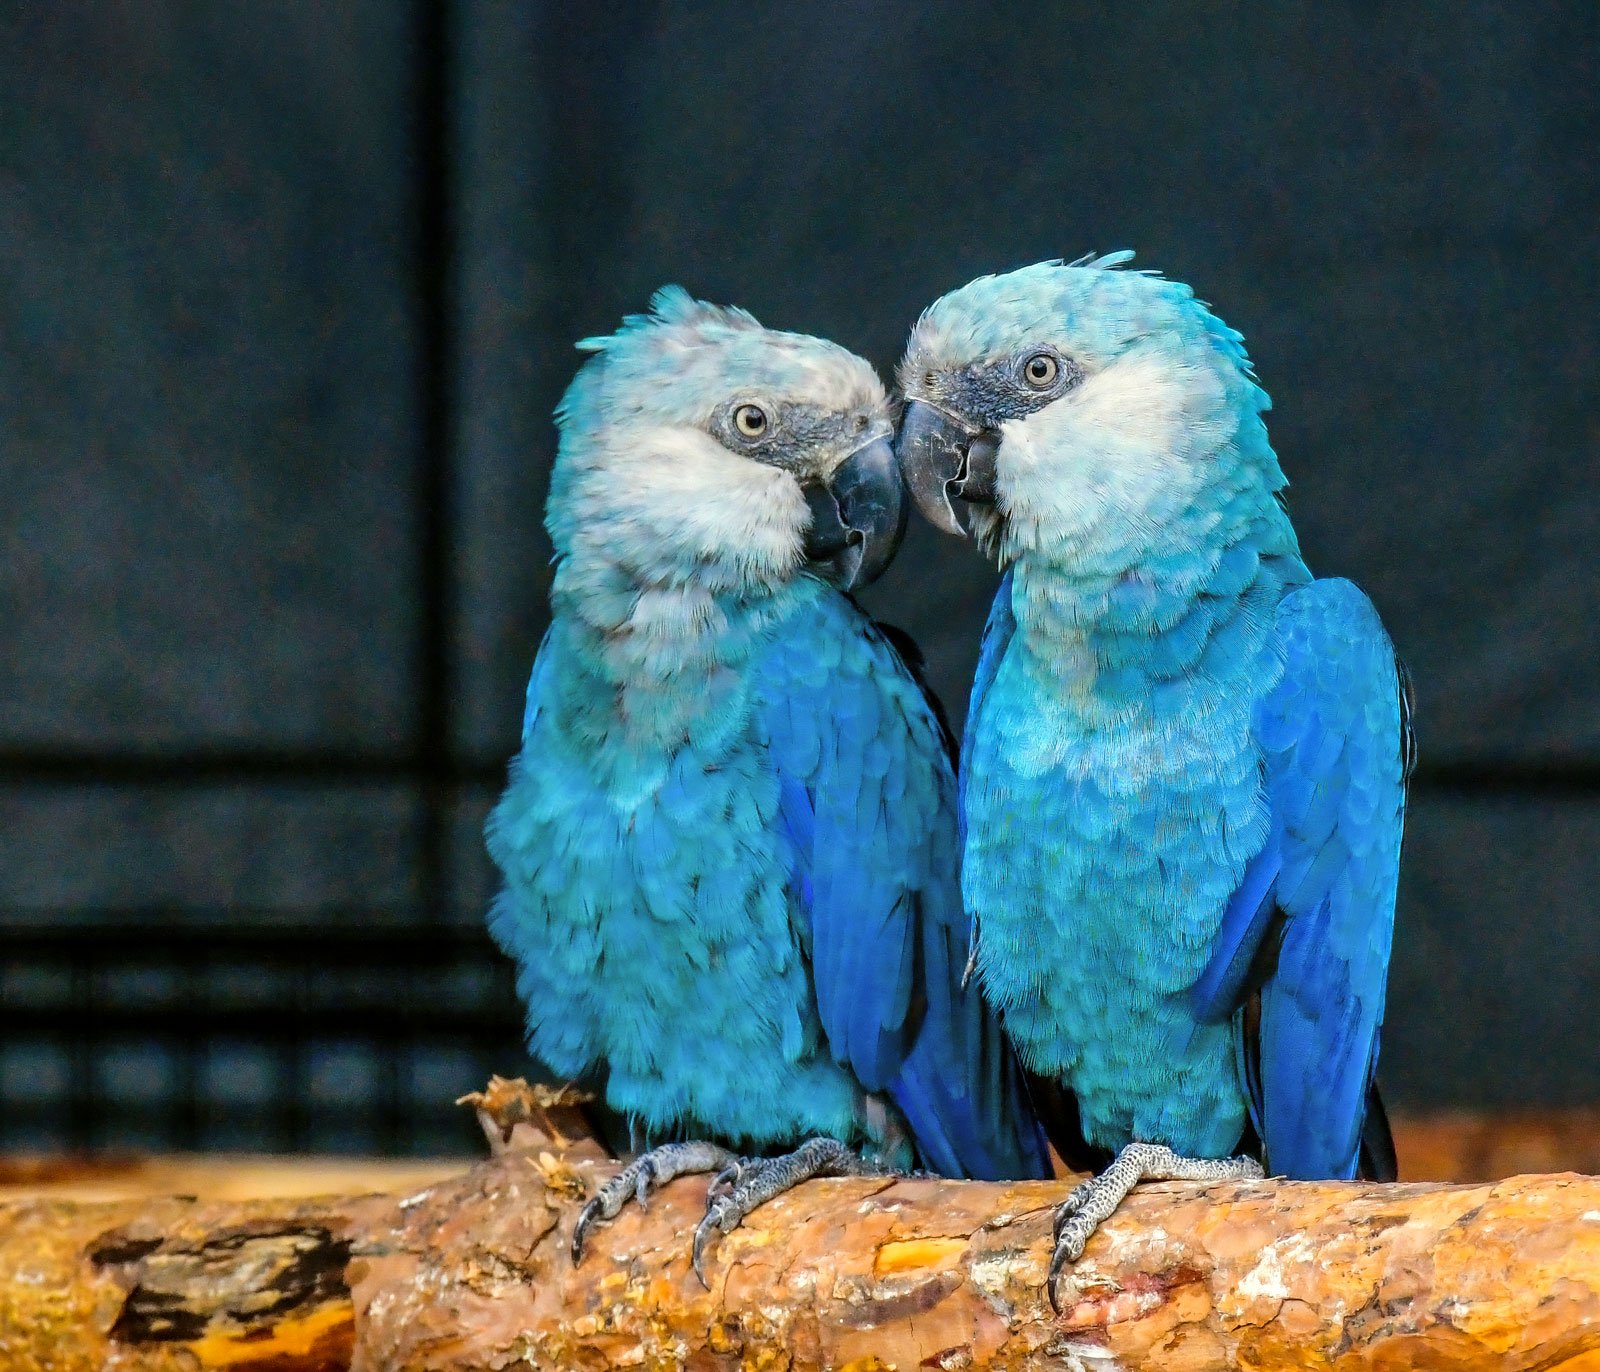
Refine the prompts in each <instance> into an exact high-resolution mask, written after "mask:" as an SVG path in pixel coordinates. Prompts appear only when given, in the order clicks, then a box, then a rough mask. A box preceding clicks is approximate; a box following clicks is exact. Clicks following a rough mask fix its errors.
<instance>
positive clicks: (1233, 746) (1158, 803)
mask: <svg viewBox="0 0 1600 1372" xmlns="http://www.w3.org/2000/svg"><path fill="white" fill-rule="evenodd" d="M1127 256H1128V254H1117V255H1115V256H1113V257H1111V258H1106V259H1100V260H1098V261H1088V260H1085V261H1084V262H1080V263H1074V264H1071V265H1064V264H1061V263H1044V264H1040V265H1038V266H1034V267H1029V268H1024V269H1022V270H1020V271H1016V272H1012V273H1009V274H1007V275H1003V276H995V277H984V278H981V279H979V280H977V281H975V282H973V283H971V284H970V285H968V286H966V287H964V288H962V289H961V290H958V291H955V292H953V293H951V294H950V295H948V296H946V297H944V298H943V299H941V300H940V301H938V302H937V303H936V304H935V305H934V306H933V307H931V308H930V309H929V310H928V311H927V313H926V314H925V315H924V316H923V318H922V319H921V321H919V323H918V325H917V327H916V329H915V331H914V332H913V334H912V338H911V342H910V346H909V349H908V352H907V356H906V360H905V362H904V364H903V367H902V372H901V378H902V384H903V386H904V388H905V390H906V393H907V397H908V402H909V403H908V406H907V412H906V419H905V421H904V429H903V432H902V438H901V460H902V464H903V466H904V467H905V471H906V475H907V478H908V481H909V483H910V484H911V487H912V490H913V493H914V494H915V495H916V496H917V497H918V500H919V503H920V504H921V505H922V506H923V508H924V509H925V511H926V512H927V513H928V514H929V516H930V517H931V518H932V519H933V520H934V521H935V522H936V523H939V524H941V525H942V526H944V527H946V528H951V527H955V528H956V529H959V525H956V524H955V521H954V519H953V517H952V514H951V509H950V506H949V505H948V503H947V501H948V498H949V497H950V496H960V497H962V498H964V499H965V500H966V501H967V502H969V507H970V510H971V512H972V525H973V532H974V533H975V535H976V536H977V538H978V539H979V541H980V543H981V544H982V545H983V546H984V547H985V548H986V549H987V550H988V551H990V552H992V553H993V554H995V555H996V556H997V557H998V558H999V560H1000V562H1001V563H1002V565H1003V566H1004V567H1005V568H1006V572H1005V577H1004V580H1003V581H1002V584H1001V586H1000V590H999V593H998V595H997V598H996V601H995V605H994V609H993V612H992V613H991V616H990V620H989V625H988V628H987V630H986V633H985V639H984V645H983V651H982V656H981V660H980V663H979V667H978V672H977V679H976V681H975V684H974V690H973V694H972V700H971V708H970V713H969V717H968V721H967V733H966V738H965V740H964V744H963V782H962V785H963V794H962V807H963V820H964V833H965V840H964V841H965V858H964V867H963V887H964V891H965V895H966V901H967V905H968V907H969V909H970V910H971V911H972V913H973V914H974V916H975V917H976V919H977V922H978V928H979V930H980V939H979V967H980V971H981V976H982V979H983V984H984V986H985V987H986V989H987V991H988V993H989V994H990V995H991V996H992V997H993V998H994V1000H995V1002H996V1003H997V1004H998V1006H999V1007H1001V1009H1002V1010H1003V1013H1004V1015H1005V1018H1006V1023H1007V1026H1008V1028H1009V1029H1010V1031H1011V1033H1012V1034H1013V1036H1014V1038H1015V1040H1016V1042H1017V1044H1018V1047H1019V1050H1020V1051H1021V1053H1022V1055H1023V1057H1024V1059H1025V1061H1026V1062H1027V1064H1028V1065H1029V1067H1030V1068H1032V1069H1033V1070H1035V1071H1037V1072H1040V1073H1042V1074H1045V1075H1048V1076H1051V1077H1053V1078H1055V1079H1057V1080H1059V1081H1060V1082H1061V1083H1062V1084H1063V1085H1064V1086H1065V1087H1066V1088H1067V1089H1068V1090H1069V1091H1070V1092H1071V1093H1072V1095H1073V1096H1074V1097H1075V1098H1076V1101H1077V1106H1078V1110H1079V1116H1080V1120H1081V1124H1082V1128H1083V1132H1084V1135H1085V1137H1086V1138H1087V1139H1088V1141H1089V1142H1090V1143H1092V1144H1095V1145H1098V1146H1100V1147H1101V1148H1104V1149H1106V1150H1109V1151H1116V1150H1121V1149H1124V1148H1125V1147H1127V1146H1128V1145H1130V1144H1131V1145H1139V1146H1143V1145H1156V1146H1159V1147H1160V1148H1162V1149H1165V1150H1170V1153H1171V1154H1173V1155H1177V1160H1176V1162H1174V1161H1172V1160H1171V1159H1169V1158H1168V1157H1167V1156H1166V1155H1163V1154H1157V1153H1154V1152H1151V1151H1149V1150H1142V1151H1141V1150H1136V1151H1135V1152H1134V1153H1131V1154H1129V1155H1127V1156H1128V1157H1129V1158H1130V1159H1132V1161H1130V1162H1129V1163H1128V1165H1127V1166H1125V1167H1123V1168H1122V1172H1121V1174H1120V1179H1119V1181H1118V1184H1120V1182H1121V1181H1126V1180H1127V1179H1128V1178H1129V1177H1132V1179H1133V1180H1137V1175H1138V1174H1139V1173H1140V1172H1141V1171H1142V1172H1143V1174H1145V1175H1174V1176H1183V1175H1198V1176H1216V1175H1223V1174H1225V1172H1227V1169H1232V1171H1233V1172H1236V1173H1237V1174H1240V1175H1244V1174H1248V1172H1249V1171H1250V1170H1251V1168H1252V1167H1253V1164H1244V1163H1240V1164H1237V1165H1235V1164H1232V1163H1225V1162H1224V1161H1223V1160H1224V1159H1227V1158H1228V1156H1229V1155H1230V1154H1232V1153H1234V1152H1235V1151H1236V1150H1241V1149H1243V1150H1245V1151H1247V1152H1257V1153H1260V1154H1261V1155H1262V1157H1263V1159H1264V1161H1265V1162H1266V1164H1267V1166H1269V1167H1270V1168H1272V1169H1273V1170H1274V1171H1277V1172H1282V1173H1287V1174H1289V1175H1292V1176H1302V1177H1341V1176H1352V1175H1354V1174H1355V1172H1356V1171H1357V1169H1358V1167H1359V1166H1361V1165H1362V1161H1363V1129H1364V1127H1365V1129H1366V1153H1365V1158H1366V1163H1367V1166H1368V1167H1369V1169H1370V1170H1373V1171H1378V1172H1383V1171H1387V1170H1390V1169H1391V1168H1392V1157H1389V1156H1388V1155H1387V1140H1386V1131H1385V1129H1384V1128H1383V1126H1382V1121H1381V1110H1379V1109H1378V1108H1377V1107H1376V1106H1375V1105H1374V1107H1373V1109H1372V1110H1371V1112H1370V1113H1369V1108H1368V1102H1369V1099H1371V1100H1374V1101H1375V1097H1374V1096H1373V1095H1372V1092H1371V1086H1372V1080H1373V1071H1374V1069H1375V1065H1376V1060H1377V1046H1378V1031H1379V1025H1380V1023H1381V1020H1382V1015H1383V996H1384V983H1385V979H1386V975H1387V966H1388V958H1389V945H1390V933H1391V929H1392V923H1393V913H1394V899H1395V884H1396V879H1397V875H1398V870H1399V856H1400V835H1401V821H1402V813H1403V806H1404V788H1405V767H1406V762H1405V757H1406V755H1407V753H1408V750H1409V723H1408V720H1407V719H1405V718H1403V708H1404V707H1403V702H1402V691H1401V686H1400V675H1399V669H1398V667H1397V664H1396V661H1395V657H1394V652H1393V649H1392V647H1391V646H1390V643H1389V640H1388V638H1387V636H1386V635H1385V633H1384V630H1383V627H1382V625H1381V623H1380V622H1379V620H1378V617H1377V614H1376V612H1375V611H1374V610H1373V608H1372V606H1371V604H1370V602H1368V601H1367V599H1366V598H1365V597H1364V596H1363V595H1362V594H1361V593H1360V592H1359V591H1358V590H1357V589H1356V588H1355V587H1353V586H1352V585H1350V584H1349V583H1348V582H1343V581H1314V580H1312V578H1311V575H1310V573H1309V571H1308V570H1307V568H1306V566H1305V563H1304V561H1303V560H1302V558H1301V555H1300V550H1299V547H1298V544H1297V541H1296V538H1295V534H1294V529H1293V527H1292V525H1291V523H1290V520H1289V516H1288V514H1287V511H1286V508H1285V506H1284V504H1283V502H1282V498H1281V497H1282V492H1283V488H1284V486H1285V484H1286V483H1285V480H1284V477H1283V473H1282V471H1281V469H1280V468H1279V465H1278V461H1277V458H1276V456H1275V455H1274V453H1273V451H1272V448H1271V446H1270V445H1269V443H1268V440H1267V432H1266V427H1265V425H1264V423H1263V421H1262V415H1263V413H1264V412H1265V410H1266V409H1267V407H1268V401H1267V397H1266V394H1265V393H1264V392H1263V391H1262V390H1261V388H1260V387H1259V386H1258V385H1257V384H1256V381H1255V378H1254V376H1253V375H1252V373H1251V371H1250V366H1249V361H1248V359H1247V357H1246V355H1245V352H1244V349H1243V346H1242V342H1241V339H1240V336H1239V335H1238V334H1237V333H1235V332H1234V331H1233V330H1231V329H1229V328H1228V327H1227V326H1226V325H1225V324H1223V323H1222V322H1221V321H1220V320H1219V319H1217V317H1216V316H1215V315H1214V314H1212V313H1211V312H1210V310H1209V309H1208V308H1207V307H1206V306H1204V305H1203V304H1202V303H1201V302H1199V301H1197V300H1196V299H1195V298H1194V296H1193V294H1192V292H1190V290H1189V289H1188V287H1186V286H1183V285H1181V284H1179V283H1177V282H1172V281H1167V280H1164V279H1162V278H1160V277H1158V276H1154V275H1151V274H1147V273H1142V272H1134V271H1130V270H1117V269H1116V268H1118V267H1119V266H1121V264H1122V263H1123V262H1125V261H1126V258H1127ZM1185 1159H1198V1160H1205V1161H1206V1163H1207V1166H1206V1167H1204V1168H1201V1169H1199V1170H1196V1169H1195V1168H1194V1167H1186V1166H1184V1165H1180V1164H1183V1162H1184V1160H1185ZM1163 1169H1165V1170H1163ZM1219 1169H1222V1170H1219ZM1115 1189H1116V1188H1115V1186H1111V1185H1110V1184H1109V1183H1108V1186H1107V1187H1105V1188H1102V1190H1101V1191H1100V1192H1095V1191H1094V1190H1093V1188H1092V1187H1091V1188H1090V1189H1089V1190H1088V1191H1086V1192H1084V1193H1083V1194H1082V1195H1080V1196H1078V1197H1076V1198H1075V1201H1074V1202H1073V1203H1072V1204H1071V1205H1070V1206H1069V1209H1068V1214H1067V1215H1066V1223H1065V1226H1064V1230H1063V1245H1064V1247H1063V1250H1061V1251H1062V1252H1063V1253H1065V1255H1066V1256H1068V1257H1075V1256H1076V1252H1077V1251H1081V1247H1082V1242H1083V1241H1084V1240H1086V1239H1087V1237H1088V1233H1089V1232H1091V1231H1092V1228H1093V1224H1094V1222H1095V1221H1096V1220H1097V1219H1098V1218H1103V1215H1104V1214H1105V1213H1109V1206H1108V1205H1107V1204H1106V1203H1105V1201H1106V1198H1107V1197H1108V1196H1109V1195H1110V1193H1111V1191H1113V1190H1115ZM1126 1189H1127V1188H1126V1186H1125V1185H1123V1186H1121V1190H1120V1191H1119V1192H1117V1196H1116V1198H1117V1199H1120V1195H1121V1194H1122V1193H1124V1192H1125V1191H1126ZM1110 1204H1111V1205H1114V1204H1115V1200H1112V1201H1110ZM1075 1217H1078V1218H1075ZM1058 1256H1060V1255H1059V1254H1058Z"/></svg>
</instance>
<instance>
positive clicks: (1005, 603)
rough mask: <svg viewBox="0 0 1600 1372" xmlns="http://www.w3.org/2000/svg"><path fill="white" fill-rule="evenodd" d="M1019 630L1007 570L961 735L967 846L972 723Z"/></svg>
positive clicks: (991, 611)
mask: <svg viewBox="0 0 1600 1372" xmlns="http://www.w3.org/2000/svg"><path fill="white" fill-rule="evenodd" d="M1016 631H1017V617H1016V615H1014V614H1013V613H1012V610H1011V568H1010V567H1007V568H1006V574H1005V575H1004V576H1003V577H1001V578H1000V585H999V586H998V587H997V588H996V590H995V593H994V602H993V603H992V604H991V605H990V606H989V618H988V620H987V621H985V623H984V626H983V642H982V644H981V646H980V647H979V649H978V666H977V670H976V671H975V672H974V673H973V675H972V693H971V695H969V696H968V697H967V727H966V729H965V730H963V731H962V734H961V776H962V778H963V785H962V788H961V791H962V794H961V797H960V816H961V839H962V842H963V844H964V843H965V842H966V837H967V804H966V786H965V784H964V783H965V778H966V775H967V771H968V763H969V762H970V761H971V754H970V750H971V747H972V739H973V737H974V735H975V733H976V730H974V729H973V727H972V723H973V721H974V720H975V719H977V717H978V714H979V712H980V711H981V710H982V709H983V699H984V697H985V696H986V695H988V694H989V688H990V687H991V686H993V685H994V679H995V677H996V676H997V675H999V672H1000V662H1001V660H1002V659H1003V658H1004V657H1005V655H1006V648H1007V647H1009V646H1010V643H1011V636H1012V635H1013V634H1014V633H1016Z"/></svg>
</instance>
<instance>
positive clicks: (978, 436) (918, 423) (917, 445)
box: [897, 400, 999, 538]
mask: <svg viewBox="0 0 1600 1372" xmlns="http://www.w3.org/2000/svg"><path fill="white" fill-rule="evenodd" d="M998 450H999V443H998V441H997V439H996V437H995V435H993V434H991V433H989V432H987V431H985V430H982V429H979V428H976V427H974V426H970V425H968V424H966V423H965V422H963V421H962V420H960V419H958V418H957V417H956V416H954V415H952V414H950V413H948V412H947V411H945V410H941V409H940V408H939V407H938V406H936V405H930V404H929V403H928V402H927V401H925V400H911V401H908V402H907V403H906V410H905V416H904V417H903V419H902V420H901V422H900V436H899V440H898V450H897V451H898V457H899V462H900V473H901V475H902V476H903V477H904V478H905V483H906V489H907V490H909V491H910V492H911V498H912V499H913V500H914V501H916V502H917V508H918V509H919V510H921V511H922V513H923V516H924V517H925V518H926V519H927V521H928V522H929V523H930V524H932V525H933V526H934V528H936V529H943V530H944V532H945V533H947V534H955V535H956V536H957V537H958V538H962V537H965V536H966V532H967V531H966V530H965V529H964V528H962V527H961V521H960V520H958V519H957V518H956V514H955V510H954V509H953V508H952V507H951V504H950V500H951V497H957V498H959V499H962V500H973V501H992V500H993V499H994V496H995V458H996V455H997V453H998Z"/></svg>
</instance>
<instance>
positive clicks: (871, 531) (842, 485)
mask: <svg viewBox="0 0 1600 1372" xmlns="http://www.w3.org/2000/svg"><path fill="white" fill-rule="evenodd" d="M800 489H801V490H802V491H803V492H804V493H805V497H806V504H807V505H809V506H810V507H811V527H810V528H809V529H807V530H806V543H805V554H806V561H807V562H809V563H810V564H811V566H812V568H813V569H814V570H815V571H816V572H817V573H818V575H820V576H821V577H822V579H823V580H824V581H827V582H829V583H831V584H832V585H834V586H837V587H838V588H839V589H840V590H841V591H854V590H860V589H861V587H863V586H869V585H871V584H872V583H873V582H874V581H876V580H877V579H878V577H879V576H880V575H881V574H882V572H883V569H884V568H885V567H887V566H888V565H889V564H890V563H891V562H892V561H894V555H895V552H896V551H897V550H898V549H899V547H900V540H901V539H902V538H904V537H905V532H906V516H907V514H908V513H909V511H908V509H907V507H906V496H905V488H904V487H903V486H902V485H901V484H900V469H899V467H898V465H897V464H896V462H895V457H894V449H893V448H891V447H890V446H889V440H888V439H887V438H879V439H875V440H874V441H873V442H871V443H869V444H867V446H866V447H864V448H858V449H856V451H855V452H853V453H851V454H850V456H849V457H847V458H845V460H844V461H843V462H841V463H840V464H839V465H838V466H837V467H836V468H834V471H833V474H832V475H831V476H830V477H829V478H828V481H827V484H826V485H823V484H822V483H821V482H815V481H808V482H805V483H804V484H803V485H802V486H801V488H800Z"/></svg>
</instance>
